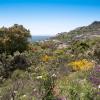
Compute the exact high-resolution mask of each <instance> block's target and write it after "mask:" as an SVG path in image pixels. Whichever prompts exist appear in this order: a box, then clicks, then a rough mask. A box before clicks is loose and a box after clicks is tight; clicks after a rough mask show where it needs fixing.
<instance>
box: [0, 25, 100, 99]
mask: <svg viewBox="0 0 100 100" xmlns="http://www.w3.org/2000/svg"><path fill="white" fill-rule="evenodd" d="M93 25H94V23H93V24H92V26H91V27H93ZM19 26H20V25H17V26H16V25H14V29H12V28H11V29H12V31H11V32H9V31H8V30H10V29H9V28H7V30H6V31H4V30H5V28H4V30H3V31H0V34H1V33H2V34H3V35H1V37H0V39H2V40H3V38H4V33H5V34H7V36H8V34H10V36H11V37H13V38H12V40H10V37H9V36H8V38H9V39H8V40H9V41H12V42H14V43H15V44H14V45H12V46H11V47H10V45H7V47H6V46H5V45H6V43H8V40H7V42H3V43H4V44H3V43H2V44H0V47H2V49H0V50H1V51H2V52H0V100H99V99H100V73H99V72H100V68H99V67H100V65H99V64H100V55H99V53H100V49H99V41H100V38H99V37H93V38H86V39H79V40H77V39H75V40H72V41H70V43H69V44H68V42H66V41H65V40H66V37H67V34H66V33H64V35H65V34H66V37H64V40H63V38H62V37H61V38H62V40H59V39H61V38H59V39H58V37H60V35H61V34H60V35H59V36H57V37H55V38H56V39H58V41H59V42H55V41H54V40H53V39H52V38H51V39H49V40H48V41H41V42H34V43H30V42H29V40H28V39H29V37H30V35H29V31H28V30H27V29H25V28H22V26H20V27H19ZM91 27H90V26H89V30H88V31H87V30H86V29H88V28H85V31H84V28H82V31H84V32H92V31H93V29H92V31H90V29H91ZM98 27H99V26H98ZM19 29H20V30H19ZM97 29H98V28H96V26H95V30H97ZM0 30H1V29H0ZM18 30H19V31H18ZM74 32H75V34H76V31H73V34H74ZM78 32H79V33H77V34H78V35H79V34H81V33H80V32H81V31H80V30H78ZM12 34H13V35H12ZM22 34H23V35H22ZM27 34H28V35H27ZM73 34H70V36H73ZM18 35H19V37H18ZM62 35H63V34H62ZM62 35H61V36H62ZM5 36H6V35H5ZM7 36H6V37H7ZM20 38H21V41H23V40H25V41H23V42H19V43H18V41H17V40H19V39H20ZM68 38H69V34H68V37H67V39H68ZM15 39H16V41H15ZM69 40H70V38H69ZM3 41H4V40H3ZM21 43H22V44H21ZM23 44H25V45H23ZM63 44H64V45H65V44H66V47H64V46H62V45H63ZM1 45H2V46H1ZM15 45H17V47H18V48H17V47H16V48H15ZM59 45H60V46H62V47H61V48H58V46H59ZM24 46H25V47H24ZM10 50H12V51H10Z"/></svg>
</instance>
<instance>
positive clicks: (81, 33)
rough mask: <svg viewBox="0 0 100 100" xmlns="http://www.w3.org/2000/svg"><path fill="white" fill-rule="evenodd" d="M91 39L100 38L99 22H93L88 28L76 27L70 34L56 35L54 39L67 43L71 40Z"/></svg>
mask: <svg viewBox="0 0 100 100" xmlns="http://www.w3.org/2000/svg"><path fill="white" fill-rule="evenodd" d="M93 37H100V21H94V22H93V23H92V24H90V25H88V26H83V27H78V28H76V29H74V30H72V31H70V32H62V33H58V34H57V36H56V37H54V39H58V40H60V41H67V42H68V41H71V40H78V39H88V38H93Z"/></svg>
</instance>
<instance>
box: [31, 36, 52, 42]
mask: <svg viewBox="0 0 100 100" xmlns="http://www.w3.org/2000/svg"><path fill="white" fill-rule="evenodd" d="M49 38H50V36H32V42H36V41H42V40H47V39H49Z"/></svg>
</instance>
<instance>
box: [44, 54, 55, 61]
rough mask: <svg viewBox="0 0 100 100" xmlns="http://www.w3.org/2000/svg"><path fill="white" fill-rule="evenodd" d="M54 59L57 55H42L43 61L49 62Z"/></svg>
mask: <svg viewBox="0 0 100 100" xmlns="http://www.w3.org/2000/svg"><path fill="white" fill-rule="evenodd" d="M53 59H55V57H53V56H48V55H45V56H43V57H42V61H44V62H48V61H49V60H53Z"/></svg>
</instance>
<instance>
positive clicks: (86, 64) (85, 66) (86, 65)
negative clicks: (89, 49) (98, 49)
mask: <svg viewBox="0 0 100 100" xmlns="http://www.w3.org/2000/svg"><path fill="white" fill-rule="evenodd" d="M68 65H70V66H72V68H73V70H89V69H90V68H92V67H94V63H93V62H90V61H88V60H86V59H83V60H77V61H74V62H71V63H69V64H68Z"/></svg>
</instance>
